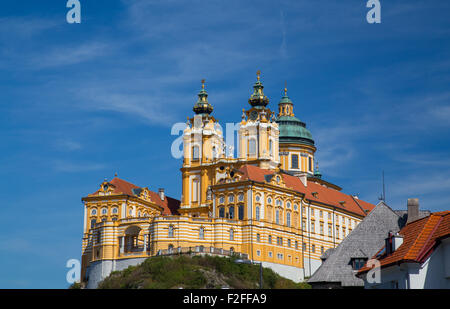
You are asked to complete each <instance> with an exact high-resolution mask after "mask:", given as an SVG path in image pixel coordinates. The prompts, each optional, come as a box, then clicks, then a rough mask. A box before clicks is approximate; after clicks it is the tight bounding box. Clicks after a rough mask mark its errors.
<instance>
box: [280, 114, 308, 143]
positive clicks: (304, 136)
mask: <svg viewBox="0 0 450 309" xmlns="http://www.w3.org/2000/svg"><path fill="white" fill-rule="evenodd" d="M276 122H277V123H278V126H279V129H280V143H298V144H306V145H312V146H314V140H313V138H312V134H311V132H309V130H308V129H307V128H306V124H305V123H304V122H301V121H300V120H299V119H298V118H297V117H294V116H279V117H278V118H277V120H276Z"/></svg>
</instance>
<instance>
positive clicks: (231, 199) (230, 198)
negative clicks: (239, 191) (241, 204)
mask: <svg viewBox="0 0 450 309" xmlns="http://www.w3.org/2000/svg"><path fill="white" fill-rule="evenodd" d="M228 202H230V203H233V202H234V195H229V196H228Z"/></svg>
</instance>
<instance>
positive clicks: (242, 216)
mask: <svg viewBox="0 0 450 309" xmlns="http://www.w3.org/2000/svg"><path fill="white" fill-rule="evenodd" d="M257 208H258V214H257V215H258V217H259V207H257ZM238 212H239V220H244V205H239V207H238ZM256 220H259V218H257V219H256Z"/></svg>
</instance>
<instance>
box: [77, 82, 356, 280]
mask: <svg viewBox="0 0 450 309" xmlns="http://www.w3.org/2000/svg"><path fill="white" fill-rule="evenodd" d="M254 88H255V93H254V95H252V97H251V100H249V103H251V104H252V108H250V109H249V110H247V111H245V110H244V113H243V116H242V121H241V123H240V125H239V131H238V142H237V145H238V149H237V157H236V158H234V156H233V155H232V154H230V153H229V151H228V150H227V148H226V145H225V143H224V140H223V135H222V132H221V130H220V129H219V128H218V126H217V121H216V120H215V119H214V117H212V116H210V112H211V111H212V107H211V106H210V105H209V103H208V101H207V94H206V90H205V89H204V85H203V87H202V91H201V93H200V94H199V101H198V103H197V105H196V108H194V111H196V115H195V116H194V117H192V118H188V122H187V124H186V130H185V131H184V133H183V134H184V135H183V149H184V159H183V166H182V167H181V185H182V196H181V200H180V201H179V208H178V209H177V210H176V211H172V212H170V211H168V208H167V207H165V206H164V205H166V204H164V203H168V197H164V196H163V195H161V194H156V193H154V192H152V191H150V190H148V188H138V187H137V186H134V187H132V184H130V183H127V182H125V181H123V180H120V179H118V178H115V179H113V180H112V181H111V182H108V181H105V182H104V183H102V184H101V185H100V189H99V190H98V191H97V192H95V193H94V194H91V195H88V196H87V197H84V198H83V202H84V208H85V217H84V220H85V222H84V223H85V224H84V234H83V243H82V278H84V279H85V276H84V274H85V273H86V269H87V268H88V267H89V266H90V265H91V264H92V263H93V262H96V261H103V260H115V261H117V260H121V259H130V258H139V257H149V256H154V255H157V254H176V253H179V252H180V253H184V252H187V251H196V252H203V253H211V254H212V253H214V254H224V252H230V251H231V252H236V253H240V254H242V255H243V256H244V257H245V258H248V259H251V260H254V261H262V262H268V263H273V264H280V265H286V266H292V267H296V268H298V269H303V268H304V267H305V260H306V259H309V260H315V261H320V256H321V255H322V254H323V253H324V252H325V251H326V250H327V249H329V248H334V247H336V246H337V245H338V244H339V243H340V242H341V241H342V239H343V238H344V237H345V236H346V235H347V234H348V233H349V232H351V230H352V229H354V228H355V226H356V225H357V224H358V223H359V222H360V221H361V220H362V218H363V217H364V215H365V214H364V212H362V213H358V212H355V211H352V210H351V209H350V208H348V207H347V208H346V207H344V206H342V207H338V206H336V203H327V202H324V201H323V200H320V195H321V194H322V193H317V192H312V193H308V192H309V191H308V190H309V189H308V188H309V187H311V186H312V183H313V182H315V180H314V179H308V177H307V175H306V174H307V173H308V172H310V170H311V167H310V166H309V165H308V157H311V159H312V160H313V159H314V153H315V151H316V149H315V147H314V146H310V145H298V144H279V127H278V124H277V123H276V121H275V117H274V115H273V112H272V111H270V110H269V109H268V108H266V107H265V105H264V104H267V103H266V102H268V100H267V99H266V97H265V96H264V93H263V91H262V88H263V87H262V84H261V83H260V81H259V76H258V81H257V83H256V84H255V87H254ZM280 112H287V113H289V114H292V115H293V108H292V107H290V106H289V108H288V109H285V108H281V107H280ZM286 152H287V153H289V155H280V153H286ZM292 154H298V155H299V160H298V164H299V166H298V169H296V168H295V167H296V166H294V168H293V166H292V162H291V161H290V158H291V155H292ZM309 164H311V163H309ZM246 166H252V168H253V167H255V168H258V170H256V172H259V173H262V174H263V173H266V174H264V175H263V176H260V177H262V178H261V179H260V180H255V179H253V178H252V177H250V176H249V174H248V173H247V174H246V171H247V169H246ZM283 170H287V171H292V170H298V172H299V173H300V172H302V173H300V174H302V175H299V176H298V177H299V178H296V179H300V178H301V183H303V184H304V186H305V189H304V190H299V189H296V188H293V187H292V186H291V185H290V184H288V183H287V181H288V180H289V181H291V182H292V181H293V180H292V179H293V178H287V177H288V176H286V174H284V171H283ZM262 174H261V175H262ZM267 175H268V176H267ZM292 175H293V174H291V176H289V177H293V176H292ZM255 177H256V176H255ZM258 177H259V176H258ZM317 181H319V180H317ZM301 183H300V180H299V184H301ZM319 183H320V186H321V187H323V186H325V185H326V182H323V181H322V182H320V181H319ZM308 186H309V187H308ZM328 190H335V188H333V186H331V187H329V188H328ZM125 191H126V192H125ZM302 191H304V192H302ZM308 194H309V195H308ZM311 194H312V195H311ZM317 196H319V199H315V197H317ZM356 203H357V202H356ZM338 205H339V204H338ZM94 220H95V222H94Z"/></svg>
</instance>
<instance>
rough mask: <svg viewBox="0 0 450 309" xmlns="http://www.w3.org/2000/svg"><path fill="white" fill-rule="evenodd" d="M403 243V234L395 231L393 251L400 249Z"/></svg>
mask: <svg viewBox="0 0 450 309" xmlns="http://www.w3.org/2000/svg"><path fill="white" fill-rule="evenodd" d="M402 244H403V236H402V235H400V234H399V233H395V234H394V236H392V252H394V251H395V250H397V249H398V247H400V246H401V245H402Z"/></svg>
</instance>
